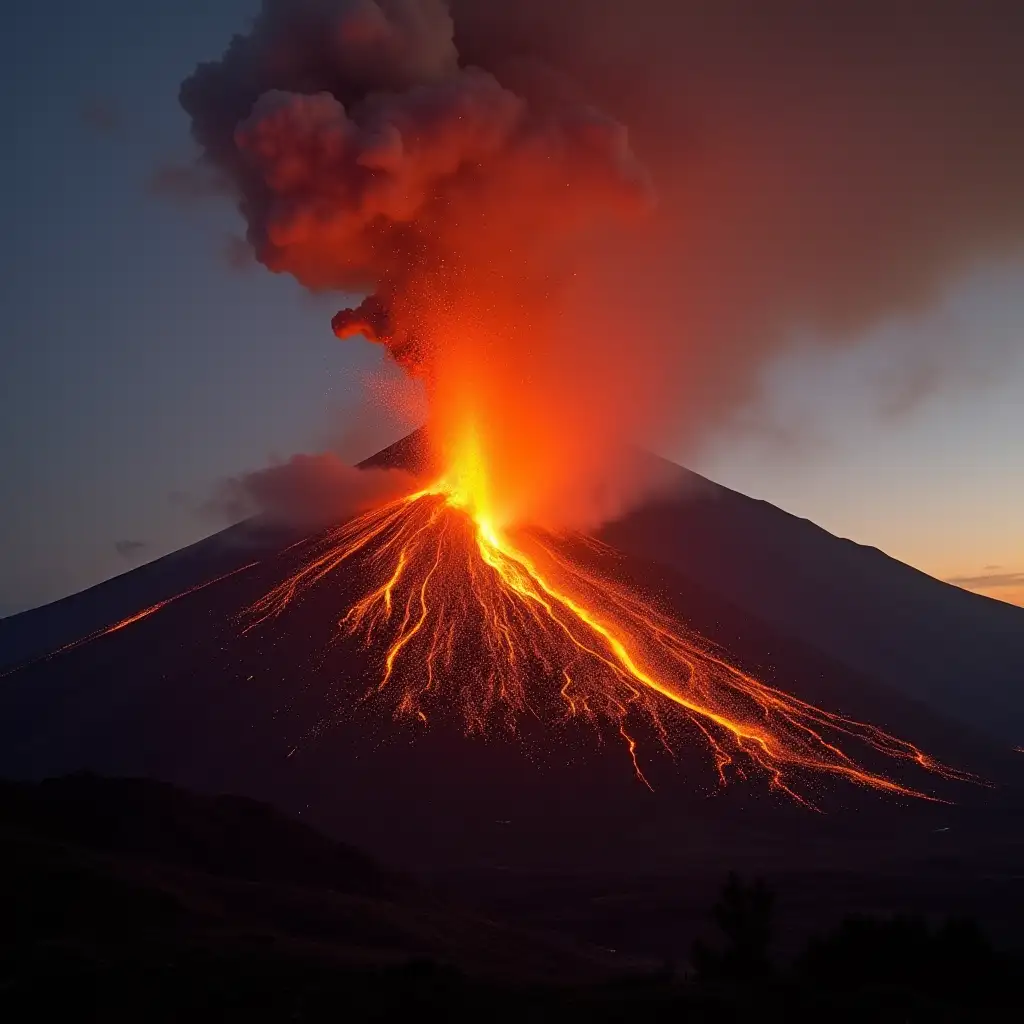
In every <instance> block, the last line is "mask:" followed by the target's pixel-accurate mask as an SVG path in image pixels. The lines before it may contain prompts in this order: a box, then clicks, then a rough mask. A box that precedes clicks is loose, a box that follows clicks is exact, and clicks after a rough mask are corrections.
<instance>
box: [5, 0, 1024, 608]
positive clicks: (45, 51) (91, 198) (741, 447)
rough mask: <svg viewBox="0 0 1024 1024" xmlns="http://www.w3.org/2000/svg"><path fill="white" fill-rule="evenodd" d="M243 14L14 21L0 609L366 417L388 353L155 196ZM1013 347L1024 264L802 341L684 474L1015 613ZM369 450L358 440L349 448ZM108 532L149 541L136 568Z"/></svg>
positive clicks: (157, 531) (73, 6) (119, 12)
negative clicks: (826, 344)
mask: <svg viewBox="0 0 1024 1024" xmlns="http://www.w3.org/2000/svg"><path fill="white" fill-rule="evenodd" d="M255 7H256V2H255V0H220V2H218V3H217V4H215V5H214V4H207V3H202V2H198V0H178V2H175V3H171V2H159V3H156V2H154V3H152V4H139V3H136V2H131V0H95V2H93V3H90V4H88V5H86V4H81V3H74V2H68V0H58V2H51V3H48V4H46V5H23V6H21V7H20V8H19V9H18V10H17V11H16V13H14V15H13V16H8V20H7V22H6V25H5V28H6V31H5V33H4V35H3V37H2V41H0V53H2V61H0V76H2V78H3V87H4V95H5V96H6V97H7V104H6V107H7V109H6V111H5V118H6V126H5V128H6V139H5V142H6V146H5V149H6V152H7V154H8V159H7V160H5V161H4V162H3V164H2V165H0V179H2V185H3V191H4V196H5V202H4V204H3V205H2V208H0V218H2V220H0V226H2V230H3V235H4V238H5V241H6V245H5V246H4V249H3V255H2V259H3V272H2V275H0V288H2V308H3V309H4V311H5V317H6V324H5V330H4V332H3V336H2V340H0V353H2V360H3V368H4V372H3V374H2V377H0V380H2V396H0V397H2V401H0V435H2V437H3V439H4V443H3V445H2V448H0V487H2V503H0V531H2V534H0V535H2V538H3V539H2V541H0V614H7V613H11V612H14V611H17V610H19V609H21V608H25V607H31V606H33V605H36V604H39V603H42V602H45V601H48V600H51V599H54V598H57V597H60V596H62V595H64V594H66V593H70V592H72V591H75V590H79V589H81V588H83V587H85V586H88V585H90V584H91V583H94V582H96V581H98V580H100V579H103V578H105V577H107V576H110V575H114V574H116V573H118V572H122V571H125V570H126V569H129V568H131V567H132V566H133V565H134V564H138V563H139V562H141V561H145V560H148V559H149V558H152V557H156V556H158V555H159V554H162V553H164V552H166V551H169V550H173V549H174V548H176V547H179V546H181V545H182V544H185V543H188V542H190V541H192V540H195V539H197V538H198V537H200V536H203V535H205V534H207V533H210V532H212V531H213V530H214V529H216V528H217V527H218V525H219V524H218V523H217V522H216V521H214V520H212V519H211V518H210V516H209V514H208V513H204V511H203V509H202V506H203V504H204V502H205V501H206V499H207V498H208V497H209V496H210V494H211V493H212V492H213V489H214V488H215V486H216V484H217V482H218V481H219V480H222V479H223V478H225V477H227V476H230V475H233V474H237V473H239V472H242V471H245V470H247V469H252V468H256V467H258V466H261V465H264V464H266V462H267V461H268V459H271V458H275V457H285V456H287V455H289V454H291V453H293V452H295V451H302V450H306V451H308V450H315V449H319V448H323V447H324V446H325V445H326V444H327V443H328V442H329V441H337V439H338V437H339V435H341V434H343V433H344V431H345V430H346V424H348V426H349V427H353V426H357V425H358V423H357V421H358V419H359V415H360V381H361V379H362V377H363V376H364V375H365V374H366V373H367V371H370V370H372V369H373V368H374V367H376V366H378V365H379V350H377V349H376V348H374V347H373V346H370V345H363V344H350V345H341V344H339V343H338V342H337V341H336V340H335V339H334V337H333V336H332V335H331V333H330V331H329V329H327V322H328V319H329V316H330V314H331V313H332V312H333V311H334V309H335V308H337V306H336V302H335V301H334V300H331V299H330V298H327V299H323V300H318V299H314V298H312V297H311V296H309V295H308V294H306V293H304V292H303V291H302V290H301V289H300V288H299V287H298V286H297V285H296V284H294V282H292V281H291V280H290V279H287V278H283V277H275V276H273V275H271V274H269V273H267V272H265V271H264V270H263V269H262V268H259V267H254V268H249V269H242V270H240V269H237V268H235V267H232V266H231V265H230V263H229V261H228V260H227V259H226V257H225V247H226V246H227V244H228V239H229V237H230V236H231V235H232V234H238V233H239V232H240V229H241V225H240V223H239V220H238V217H237V215H236V214H235V213H234V212H233V211H232V210H231V209H230V206H229V204H226V203H223V202H215V201H213V202H208V203H202V204H185V203H182V202H180V201H173V200H171V199H168V198H167V197H158V196H156V195H154V194H153V190H152V188H151V185H150V182H151V179H152V175H153V173H154V171H155V169H156V168H157V167H159V166H162V165H166V164H167V163H168V162H169V161H173V160H175V159H181V158H183V157H186V156H187V155H188V154H189V153H190V151H191V150H190V145H189V140H188V130H187V121H186V118H185V115H184V114H183V113H182V112H181V110H180V109H179V107H178V104H177V91H178V86H179V83H180V81H181V79H182V78H183V77H184V76H185V75H186V74H187V73H188V72H189V71H191V69H192V68H193V67H194V65H195V63H196V62H197V61H198V60H202V59H210V58H213V57H215V56H217V55H219V53H220V52H221V51H222V49H223V47H224V43H225V41H226V40H227V39H228V38H229V37H230V35H231V34H232V33H233V32H235V31H238V30H239V29H240V28H241V27H242V26H243V25H244V23H245V19H246V16H247V15H249V14H251V13H252V12H253V11H254V10H255ZM1022 331H1024V268H1021V267H1013V266H1000V267H987V268H977V269H976V271H975V272H974V273H972V274H971V275H970V276H968V277H965V278H964V279H963V280H962V281H960V282H958V283H957V284H956V285H955V286H954V287H953V288H952V289H951V290H950V292H949V293H948V295H947V296H946V297H945V299H944V300H943V302H942V303H941V304H940V305H938V306H936V307H935V308H934V309H932V310H929V311H925V312H923V313H921V314H920V315H918V316H917V317H914V318H911V319H905V320H902V321H898V322H892V323H887V324H880V325H877V326H876V328H875V329H874V330H873V331H872V332H871V333H870V334H868V335H866V336H865V337H864V338H862V339H860V340H859V341H860V343H859V344H858V345H857V346H855V347H853V348H849V349H846V350H843V351H842V352H840V353H837V352H836V351H835V349H834V348H829V349H828V350H824V349H820V348H818V347H816V345H815V339H813V338H795V339H794V349H793V350H792V352H791V353H790V354H789V355H787V356H786V357H785V358H783V359H782V360H781V361H779V362H778V363H776V364H774V365H773V366H771V367H770V368H769V369H768V370H767V371H766V374H765V379H764V387H763V391H762V395H761V397H760V398H759V399H758V400H757V401H756V402H754V403H753V404H752V405H751V407H750V408H748V409H746V410H743V411H741V413H740V414H739V415H738V416H737V419H736V422H735V423H734V424H732V425H730V426H729V427H728V428H727V429H725V430H723V431H721V432H719V434H718V435H716V436H715V437H714V438H710V439H707V440H706V442H705V443H704V445H703V446H702V448H701V450H700V451H699V452H698V453H697V454H696V455H695V456H692V457H691V458H690V462H691V464H692V465H693V466H694V468H696V469H699V470H700V471H702V472H705V473H707V474H708V475H710V476H712V477H714V478H716V479H718V480H720V481H721V482H723V483H726V484H728V485H730V486H733V487H736V488H738V489H740V490H743V491H746V492H747V493H750V494H752V495H755V496H757V497H762V498H766V499H767V500H769V501H772V502H775V503H776V504H779V505H781V506H782V507H783V508H786V509H787V510H789V511H792V512H794V513H797V514H799V515H803V516H806V517H808V518H811V519H814V520H815V521H817V522H819V523H820V524H821V525H823V526H825V527H826V528H828V529H830V530H832V531H834V532H837V533H840V534H842V535H844V536H848V537H851V538H853V539H855V540H858V541H861V542H863V543H867V544H874V545H876V546H878V547H881V548H883V549H884V550H886V551H888V552H889V553H891V554H893V555H895V556H896V557H899V558H902V559H904V560H906V561H909V562H911V563H912V564H915V565H918V566H920V567H921V568H923V569H925V570H926V571H928V572H932V573H933V574H936V575H939V576H964V577H974V576H984V575H991V576H993V577H1000V576H1005V577H1007V580H1003V581H1001V582H1002V583H1003V584H1004V585H1002V586H996V587H995V588H994V589H991V588H990V589H989V590H988V591H987V592H989V593H992V594H995V595H997V596H1002V597H1004V598H1008V599H1017V600H1020V601H1021V602H1024V585H1022V586H1021V587H1020V588H1019V590H1015V589H1014V588H1013V587H1012V586H1010V585H1009V582H1008V578H1009V577H1010V575H1011V574H1013V573H1020V572H1021V571H1022V570H1024V530H1021V529H1020V528H1019V526H1018V525H1017V523H1016V520H1017V519H1018V518H1020V510H1021V508H1022V507H1024V501H1022V499H1024V464H1022V463H1024V400H1022V398H1021V396H1022V395H1024V354H1022V350H1024V346H1022V344H1021V334H1022ZM924 337H927V339H928V340H929V346H922V345H920V344H918V342H919V341H920V340H921V339H922V338H924ZM936 339H940V343H939V344H935V340H936ZM924 348H927V350H928V351H929V352H930V353H931V355H930V356H929V362H928V363H927V364H922V363H921V362H920V360H919V358H918V357H917V355H916V353H918V352H920V351H921V350H922V349H924ZM378 439H380V440H383V439H385V438H384V437H383V435H380V436H379V437H378V436H376V435H374V433H373V431H372V430H371V431H370V432H368V433H364V434H363V435H362V436H361V437H360V438H359V439H358V442H357V440H356V439H354V438H350V442H351V444H350V447H351V448H352V451H353V454H358V453H359V448H360V446H361V447H363V448H364V449H365V451H366V452H368V451H369V450H371V449H372V447H373V445H374V443H375V441H376V440H378ZM119 541H135V542H138V543H139V544H140V545H142V546H140V547H137V548H135V549H134V550H132V551H131V552H130V555H129V557H126V556H125V555H124V554H120V553H119V552H118V550H117V547H116V545H117V544H118V542H119ZM990 567H998V568H990ZM997 582H998V581H997Z"/></svg>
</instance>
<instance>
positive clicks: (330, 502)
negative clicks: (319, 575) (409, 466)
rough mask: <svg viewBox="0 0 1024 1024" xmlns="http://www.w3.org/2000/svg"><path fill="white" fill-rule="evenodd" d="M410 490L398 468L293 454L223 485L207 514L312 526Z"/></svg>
mask: <svg viewBox="0 0 1024 1024" xmlns="http://www.w3.org/2000/svg"><path fill="white" fill-rule="evenodd" d="M411 489H412V480H411V478H410V477H409V476H407V475H406V474H405V473H402V472H399V471H398V470H384V469H366V470H360V469H356V468H355V467H353V466H349V465H346V464H345V463H344V462H342V461H341V459H339V458H338V457H337V456H336V455H333V454H330V453H324V454H320V455H294V456H292V458H290V459H289V460H288V461H287V462H281V463H277V464H275V465H271V466H267V467H266V468H264V469H258V470H255V471H253V472H251V473H245V474H243V475H241V476H238V477H232V478H231V479H229V480H226V481H224V482H223V483H222V484H221V486H220V488H219V490H218V492H217V493H216V494H215V495H214V496H213V498H212V500H211V501H210V502H209V503H208V507H207V511H209V512H212V513H214V514H216V515H217V516H220V517H224V518H226V519H227V520H228V521H229V522H238V521H239V520H242V519H247V518H249V517H251V516H256V517H259V518H261V519H263V520H265V521H267V522H271V523H276V524H282V525H287V526H301V527H308V528H315V527H319V526H327V525H330V524H331V523H334V522H337V521H339V520H341V519H346V518H348V517H349V516H352V515H355V514H357V513H359V512H363V511H365V510H366V509H367V508H371V507H373V506H374V505H377V504H380V503H382V502H385V501H390V500H391V499H392V498H397V497H398V496H399V495H401V494H407V493H408V492H409V491H410V490H411Z"/></svg>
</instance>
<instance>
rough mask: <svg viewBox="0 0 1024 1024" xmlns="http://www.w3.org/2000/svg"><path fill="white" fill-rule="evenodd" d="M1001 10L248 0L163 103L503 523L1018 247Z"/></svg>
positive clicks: (536, 514)
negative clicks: (620, 448) (469, 454)
mask: <svg viewBox="0 0 1024 1024" xmlns="http://www.w3.org/2000/svg"><path fill="white" fill-rule="evenodd" d="M1022 31H1024V11H1022V10H1018V9H1017V8H1014V7H1012V6H1010V5H1006V4H998V3H985V2H981V3H977V4H965V3H953V2H946V0H936V2H935V3H933V4H930V5H928V7H927V11H925V12H922V8H921V6H920V5H918V4H912V3H909V2H907V0H891V2H888V3H885V4H882V3H879V2H875V0H857V2H853V0H837V2H836V3H832V4H828V5H824V4H811V3H808V2H801V0H779V2H778V3H773V4H771V5H767V4H764V3H759V2H752V0H750V2H739V0H723V2H722V3H718V4H714V5H709V4H691V3H686V2H681V0H560V2H558V3H552V2H551V0H515V2H511V0H450V2H448V3H446V2H443V0H295V2H286V0H265V2H264V4H263V7H262V9H261V11H260V13H259V15H258V16H257V18H256V20H255V22H254V23H253V25H252V28H251V29H250V31H249V32H248V33H247V34H245V35H240V36H236V37H235V39H234V40H233V41H232V43H231V45H230V47H229V48H228V50H227V52H226V53H225V54H224V56H223V57H222V58H221V59H220V60H219V61H215V62H212V63H209V64H204V65H200V67H199V68H197V69H196V71H195V72H194V74H193V75H192V76H191V77H190V78H189V79H188V80H187V81H186V82H185V83H184V84H183V86H182V90H181V102H182V104H183V106H184V108H185V110H186V111H187V112H188V113H189V115H190V116H191V118H192V128H193V134H194V137H195V139H196V140H197V142H198V143H199V145H200V147H201V149H202V152H203V162H204V165H205V167H206V168H207V170H209V169H213V170H214V171H216V173H217V175H220V176H224V177H226V178H227V179H228V180H230V182H231V183H232V188H233V190H234V192H235V194H236V196H237V198H238V202H239V206H240V209H241V212H242V214H243V216H244V217H245V219H246V222H247V224H248V241H249V244H250V245H251V246H252V247H253V250H254V252H255V254H256V257H257V259H258V260H259V261H260V262H262V263H263V264H264V265H265V266H267V267H268V268H269V269H271V270H273V271H275V272H286V273H289V274H292V275H293V276H295V277H296V278H297V279H298V280H299V281H300V282H301V283H302V284H304V285H305V286H307V287H309V288H311V289H336V290H338V291H341V292H344V293H346V294H347V295H350V296H352V301H351V303H350V305H349V307H348V308H346V309H343V310H342V311H341V312H340V313H339V314H338V315H337V316H336V317H335V319H334V322H333V328H334V331H335V333H336V334H337V335H338V336H339V337H342V338H346V337H350V336H352V335H353V334H362V335H363V336H365V337H367V338H368V339H370V340H371V341H376V342H379V343H381V344H383V345H385V346H386V347H387V349H388V352H389V353H390V355H391V356H392V357H393V358H394V359H395V360H396V361H397V363H398V364H399V365H401V366H402V367H403V368H404V369H405V370H407V371H408V372H409V373H410V374H411V375H414V376H417V377H420V378H422V379H423V380H424V381H425V382H426V383H427V386H428V390H429V392H430V397H431V426H432V429H433V432H434V433H435V434H436V435H437V436H439V437H441V438H444V437H445V436H446V434H449V433H450V432H451V429H452V425H451V423H450V422H448V421H449V420H450V419H451V418H452V417H454V416H459V417H462V418H463V419H465V418H467V417H470V418H473V419H474V421H475V422H476V424H477V426H478V427H479V428H480V430H481V432H482V433H483V434H484V435H486V442H487V446H488V448H489V451H488V456H489V461H490V463H491V464H492V465H493V468H494V476H495V478H496V479H498V480H500V481H501V482H502V485H503V486H504V487H506V489H507V490H508V492H509V495H510V496H511V495H520V496H522V495H527V494H528V495H529V502H530V507H529V508H525V507H514V508H510V510H509V514H510V515H512V516H526V515H529V516H531V517H533V518H535V519H537V520H547V519H552V520H558V519H572V520H578V519H581V518H582V519H584V520H585V519H586V518H587V517H588V516H591V515H594V514H599V515H601V516H603V515H606V514H608V512H607V510H606V509H605V508H602V510H601V511H600V512H599V513H596V512H595V511H594V508H595V506H594V505H593V503H592V501H591V498H590V494H591V493H592V491H593V489H594V487H595V485H596V484H597V483H599V482H601V481H607V480H608V479H609V477H612V476H615V475H616V474H617V473H618V472H619V467H620V466H621V465H625V462H624V460H618V459H617V458H615V457H613V456H611V455H609V449H610V448H611V447H612V446H613V443H614V442H615V441H616V440H618V439H622V438H629V439H633V438H636V439H640V440H645V441H648V442H649V441H651V440H652V439H657V440H659V441H660V442H661V443H665V442H667V441H668V439H669V438H670V437H671V438H672V440H673V441H674V442H676V443H678V441H679V440H680V439H685V438H692V437H694V436H695V435H696V434H698V433H699V432H700V431H701V430H703V429H706V428H708V427H709V426H713V425H714V424H715V423H716V422H718V421H719V420H721V419H722V418H723V417H724V416H726V415H728V414H729V413H730V412H731V411H733V410H735V409H736V408H737V406H738V405H740V404H741V403H743V402H744V401H745V400H746V399H747V398H749V396H750V393H751V390H752V388H753V387H754V386H755V384H756V381H757V379H758V374H759V370H760V368H761V367H762V366H763V364H764V363H765V361H766V360H768V359H770V358H771V357H772V356H773V355H774V354H776V353H777V352H778V351H779V350H780V349H781V348H783V347H784V346H786V345H787V344H788V343H789V342H790V340H791V339H792V338H793V336H794V333H795V332H797V331H800V332H803V333H804V334H805V335H806V333H807V332H813V333H814V334H815V335H816V336H818V337H820V338H822V339H823V340H826V341H830V342H833V343H836V344H843V343H847V342H848V341H849V340H850V339H853V338H855V337H856V336H857V334H858V332H861V331H863V329H864V328H865V327H867V326H868V325H870V324H872V323H873V322H874V321H877V320H879V319H881V318H885V317H888V316H891V315H893V314H896V313H905V312H907V311H910V310H913V309H914V308H915V307H920V306H922V305H924V304H927V303H929V302H931V301H932V300H933V299H934V298H935V297H936V295H938V294H939V293H940V292H941V291H942V289H944V288H945V287H946V286H947V285H948V284H949V283H950V282H951V281H952V280H954V279H955V277H956V276H957V275H958V274H959V273H961V272H962V271H964V270H965V269H966V268H969V267H970V266H971V265H972V264H974V263H977V262H979V261H985V260H992V259H1000V258H1007V257H1014V256H1017V255H1019V252H1020V244H1021V241H1022V239H1024V132H1022V131H1021V127H1022V125H1024V62H1021V61H1020V60H1019V53H1018V49H1019V47H1018V44H1017V40H1018V39H1019V38H1020V37H1021V34H1022ZM627 129H628V132H627ZM655 197H656V199H657V202H656V204H655ZM453 410H456V411H453ZM633 490H635V487H634V483H633V482H630V483H629V484H628V486H626V487H625V488H624V489H623V494H622V497H621V500H622V501H624V502H625V501H628V500H629V497H628V492H630V491H633ZM524 500H525V499H524ZM510 501H511V503H512V504H513V505H515V500H514V499H513V498H510ZM617 502H618V499H617ZM588 510H589V511H588Z"/></svg>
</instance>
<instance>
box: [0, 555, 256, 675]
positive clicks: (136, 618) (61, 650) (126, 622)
mask: <svg viewBox="0 0 1024 1024" xmlns="http://www.w3.org/2000/svg"><path fill="white" fill-rule="evenodd" d="M258 564H259V563H258V562H250V563H249V564H248V565H242V566H239V568H237V569H232V570H231V572H226V573H224V574H223V575H222V576H217V577H215V578H214V579H212V580H205V581H204V582H202V583H197V584H196V585H195V586H194V587H189V588H188V590H183V591H181V593H180V594H174V595H173V596H172V597H167V598H164V600H162V601H157V602H156V604H151V605H149V606H148V607H146V608H143V609H141V610H140V611H137V612H132V614H131V615H128V616H125V618H123V619H119V620H118V621H117V622H114V623H112V624H111V625H109V626H102V627H101V628H100V629H97V630H94V631H93V632H92V633H89V634H87V635H86V636H83V637H79V638H78V639H77V640H72V641H71V643H68V644H64V646H63V647H58V648H57V649H56V650H53V651H50V652H49V653H47V654H44V655H43V656H42V657H41V658H35V659H33V660H32V661H29V662H25V663H23V664H21V665H15V666H14V668H10V669H8V670H7V671H6V672H0V679H3V678H4V676H9V675H13V674H14V673H15V672H20V671H21V670H22V669H25V668H28V667H29V665H35V664H37V663H38V662H41V661H49V660H50V659H51V658H56V657H57V656H58V655H59V654H66V653H67V652H68V651H73V650H74V649H75V648H76V647H82V646H83V645H84V644H88V643H91V642H92V641H93V640H99V639H100V637H104V636H108V635H109V634H110V633H116V632H118V631H119V630H122V629H125V628H126V627H127V626H133V625H134V624H135V623H136V622H141V621H142V620H143V619H147V618H149V616H150V615H152V614H153V613H154V612H158V611H160V610H161V609H162V608H166V607H167V606H168V605H169V604H173V603H174V602H175V601H180V600H181V598H183V597H188V596H189V594H195V593H197V592H198V591H200V590H205V589H206V588H207V587H212V586H213V585H214V584H215V583H220V582H221V580H226V579H228V577H230V576H235V575H237V574H238V573H240V572H245V570H246V569H251V568H252V567H253V566H254V565H258Z"/></svg>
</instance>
